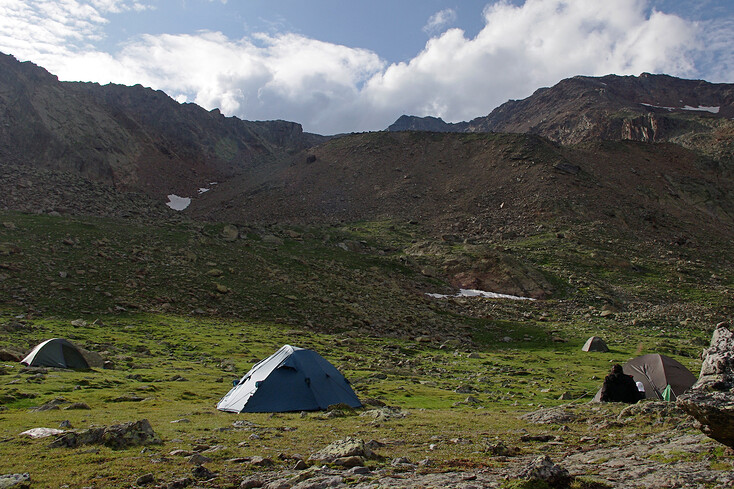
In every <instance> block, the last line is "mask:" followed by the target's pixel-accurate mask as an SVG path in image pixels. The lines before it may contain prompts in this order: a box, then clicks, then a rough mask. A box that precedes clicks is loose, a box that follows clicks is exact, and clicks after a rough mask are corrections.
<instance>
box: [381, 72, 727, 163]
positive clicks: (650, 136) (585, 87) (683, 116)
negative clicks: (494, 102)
mask: <svg viewBox="0 0 734 489" xmlns="http://www.w3.org/2000/svg"><path fill="white" fill-rule="evenodd" d="M732 118H734V84H725V83H719V84H714V83H708V82H706V81H702V80H684V79H680V78H675V77H672V76H667V75H651V74H648V73H643V74H642V75H640V76H638V77H635V76H616V75H608V76H604V77H598V78H597V77H588V76H575V77H573V78H568V79H565V80H562V81H561V82H559V83H558V84H556V85H554V86H553V87H551V88H541V89H539V90H537V91H536V92H535V93H534V94H533V95H531V96H530V97H528V98H526V99H523V100H510V101H508V102H507V103H505V104H502V105H501V106H499V107H497V108H496V109H494V110H493V111H492V112H491V113H490V114H489V115H487V116H485V117H478V118H476V119H473V120H472V121H469V122H460V123H456V124H447V123H443V121H442V120H440V119H436V118H419V117H408V116H403V117H401V118H400V119H398V121H396V123H395V124H393V125H391V126H390V127H389V128H388V129H389V130H391V131H398V130H429V131H440V132H513V133H531V134H539V135H542V136H545V137H547V138H549V139H551V140H553V141H557V142H559V143H562V144H576V143H579V142H581V141H591V140H598V139H608V140H620V139H631V140H636V141H645V142H663V141H672V142H682V143H684V144H686V145H688V146H690V147H697V146H700V144H697V141H696V137H695V135H698V134H713V135H714V138H716V137H720V136H721V135H722V134H728V137H729V138H731V131H732V127H734V124H732V122H731V119H732ZM429 121H430V124H429V123H428V122H429ZM441 123H443V124H441ZM727 148H728V149H731V146H727ZM711 149H712V151H716V148H711ZM718 149H720V150H721V149H725V148H718ZM729 154H731V152H730V151H729Z"/></svg>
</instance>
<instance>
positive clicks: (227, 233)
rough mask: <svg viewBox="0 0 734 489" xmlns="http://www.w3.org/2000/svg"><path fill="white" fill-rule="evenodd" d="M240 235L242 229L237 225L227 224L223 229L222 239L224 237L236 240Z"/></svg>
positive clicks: (226, 239) (227, 239)
mask: <svg viewBox="0 0 734 489" xmlns="http://www.w3.org/2000/svg"><path fill="white" fill-rule="evenodd" d="M239 236H240V231H239V229H237V227H236V226H232V225H231V224H227V225H225V226H224V229H222V239H224V241H236V240H237V238H239Z"/></svg>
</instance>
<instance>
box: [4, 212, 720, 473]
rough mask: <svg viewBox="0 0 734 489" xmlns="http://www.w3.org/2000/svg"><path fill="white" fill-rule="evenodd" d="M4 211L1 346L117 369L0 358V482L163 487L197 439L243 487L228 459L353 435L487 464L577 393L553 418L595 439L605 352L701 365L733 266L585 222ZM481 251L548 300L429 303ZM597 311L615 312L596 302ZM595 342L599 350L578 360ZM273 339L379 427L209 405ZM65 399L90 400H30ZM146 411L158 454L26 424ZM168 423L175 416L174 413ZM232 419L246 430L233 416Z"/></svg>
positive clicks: (107, 419) (90, 422)
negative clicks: (555, 224) (337, 221)
mask: <svg viewBox="0 0 734 489" xmlns="http://www.w3.org/2000/svg"><path fill="white" fill-rule="evenodd" d="M0 222H2V223H12V225H9V226H6V225H3V228H2V233H3V234H2V237H1V238H0V243H6V245H3V246H0V297H2V302H0V349H3V348H4V349H8V350H10V351H15V352H17V353H25V352H26V351H27V350H28V349H30V348H31V347H32V346H33V345H35V344H37V343H38V342H40V341H42V340H44V339H48V338H51V337H64V338H67V339H70V340H71V341H73V342H75V343H76V344H78V345H79V346H82V347H84V348H86V349H89V350H92V351H95V352H98V353H100V354H101V355H102V356H103V357H104V358H105V359H107V360H110V361H112V362H114V364H115V369H112V370H103V369H95V370H93V371H90V372H72V371H62V370H53V369H50V370H47V371H45V372H39V371H22V369H21V368H20V366H19V365H18V364H14V363H11V362H5V364H0V473H17V472H29V473H31V475H32V479H33V481H34V484H37V485H38V486H39V487H57V486H62V485H63V484H67V485H68V486H69V487H83V486H90V485H91V486H94V487H130V486H131V485H132V484H133V482H134V481H135V479H136V478H137V477H138V476H139V475H141V474H144V473H147V472H154V473H155V474H156V476H157V478H158V479H159V481H164V480H172V479H174V478H175V477H184V476H187V475H189V474H190V467H188V466H187V465H186V464H185V463H183V460H182V459H180V458H177V457H175V456H171V455H169V453H170V452H171V451H173V450H175V449H184V450H193V449H194V448H196V447H200V446H202V445H208V446H220V445H221V446H222V447H223V448H222V449H220V450H216V451H211V452H208V453H207V454H206V455H207V456H210V457H211V458H212V462H211V463H209V464H207V466H208V467H209V468H210V470H213V471H215V472H217V473H218V474H220V475H219V477H220V479H219V480H220V481H221V483H222V485H224V486H226V485H227V484H230V485H232V486H234V487H236V486H237V485H238V481H239V479H241V477H243V476H244V475H246V474H248V473H250V472H252V471H253V470H254V469H252V468H249V467H248V466H247V465H245V464H242V463H235V462H231V460H232V459H235V458H238V457H247V456H253V455H261V456H268V457H271V458H273V459H274V460H275V461H276V463H277V464H279V466H281V467H283V468H286V467H288V466H289V463H290V462H283V461H280V459H278V454H285V455H293V454H300V455H302V456H306V457H307V456H308V455H309V454H310V453H312V452H313V451H315V450H316V449H318V448H320V447H322V446H324V445H326V444H328V443H330V442H332V441H334V440H336V439H339V438H343V437H346V436H357V437H360V438H363V439H365V440H370V439H374V440H377V441H380V442H382V443H384V445H385V446H383V447H381V448H380V449H379V450H378V452H379V453H380V454H381V455H384V456H385V457H387V460H389V459H390V458H391V457H397V456H407V457H409V458H410V459H411V460H414V461H418V460H422V459H425V458H427V457H429V458H431V459H432V460H435V461H437V464H438V466H437V470H441V469H442V468H446V469H449V468H451V467H454V466H455V465H456V464H457V463H461V464H466V465H467V466H477V467H482V466H487V465H492V466H498V467H501V466H502V463H503V462H501V461H497V460H492V459H489V458H488V456H487V453H486V447H487V443H488V441H487V440H492V443H496V442H502V443H504V444H505V445H506V446H508V447H518V441H517V438H518V436H517V433H518V432H519V431H518V430H526V431H527V432H528V433H530V434H533V433H541V432H548V431H549V430H550V431H553V432H556V430H558V429H560V427H557V426H551V427H547V426H544V427H539V426H537V425H530V424H528V423H526V422H524V421H522V420H521V419H519V416H520V415H521V414H523V413H526V412H529V411H534V410H536V409H538V408H539V407H541V406H543V407H550V406H557V405H561V404H564V405H565V404H569V403H570V405H571V407H570V409H574V410H576V411H577V412H578V413H579V414H580V419H581V420H580V421H576V422H572V423H570V431H564V432H560V431H558V434H559V436H561V435H562V436H563V437H564V441H565V442H566V443H567V444H574V443H579V440H580V439H581V438H583V437H584V436H587V435H589V434H592V435H593V434H594V426H595V425H594V424H593V423H587V420H596V421H598V423H601V421H602V420H603V419H605V418H607V417H614V416H616V414H618V411H619V409H620V408H619V407H616V406H605V407H604V408H603V410H602V411H594V410H592V409H591V408H589V407H588V406H587V405H586V402H587V401H588V400H589V399H590V398H591V397H592V396H593V395H594V393H595V392H596V390H597V389H598V388H599V385H600V383H601V379H602V378H603V377H604V375H605V374H606V373H607V371H608V370H609V366H610V364H611V363H615V362H616V363H623V362H625V361H626V360H627V359H629V358H632V357H634V356H637V355H639V354H644V353H651V352H660V353H664V354H668V355H669V356H672V357H673V358H675V359H677V360H679V361H681V362H682V363H683V364H684V365H686V366H687V367H688V368H689V369H690V370H691V371H693V372H698V369H699V368H700V360H699V359H698V355H699V353H700V351H701V350H702V348H704V347H705V346H706V345H707V343H708V338H709V337H710V328H711V326H712V325H713V324H715V323H716V322H717V321H718V319H719V318H720V317H721V314H722V309H723V308H724V307H726V306H727V301H726V294H724V293H722V287H724V286H726V287H728V285H729V284H731V283H732V274H731V272H730V270H729V268H728V265H727V264H726V263H720V264H718V263H717V264H716V265H715V266H711V267H709V266H708V265H707V263H711V262H706V261H701V262H697V261H696V260H695V259H692V260H687V261H686V260H683V259H682V258H680V257H677V258H676V259H675V260H668V259H667V258H665V256H667V255H661V254H660V253H659V250H658V251H656V250H655V249H647V248H644V249H643V248H639V249H635V250H634V252H635V259H634V260H626V261H625V259H624V257H623V256H622V255H623V254H624V253H622V252H620V251H615V250H620V249H621V250H624V249H625V246H626V245H620V244H619V243H613V244H609V243H608V241H609V240H607V239H605V238H603V237H601V236H596V237H594V239H591V238H589V237H584V236H583V235H580V234H578V236H579V237H577V238H573V239H559V238H558V237H557V236H556V234H555V233H552V232H540V233H538V234H537V235H535V236H529V237H524V238H514V239H513V240H509V241H507V242H504V243H501V244H497V243H493V244H489V243H472V244H467V243H460V242H458V243H453V242H452V243H443V242H436V241H435V240H431V239H429V238H427V237H426V236H424V235H423V234H422V233H423V231H422V230H421V228H420V226H419V225H416V224H411V223H400V222H391V221H381V222H360V223H351V224H345V225H342V226H337V227H314V228H308V227H298V228H285V227H279V226H274V227H271V228H267V229H265V228H263V229H259V228H245V227H243V228H241V232H242V233H243V235H244V236H246V237H245V238H244V239H238V240H236V241H234V242H231V241H226V240H224V239H223V236H222V229H223V225H218V224H196V223H159V224H156V225H145V224H142V223H134V222H128V221H116V220H107V219H98V218H69V217H58V216H57V217H52V216H43V215H25V214H18V213H7V212H4V213H0ZM345 248H346V249H345ZM505 249H506V250H508V251H503V250H505ZM496 253H500V256H501V254H502V253H508V254H510V255H511V256H512V260H509V259H508V260H507V261H506V262H504V263H517V264H518V266H522V267H528V268H534V269H536V270H538V271H539V273H541V274H543V275H544V276H545V277H546V278H547V279H548V281H549V282H550V283H551V284H554V288H555V289H556V291H558V293H557V295H555V296H554V297H552V298H551V299H549V300H545V301H536V302H529V301H521V302H517V301H503V300H500V301H496V300H486V299H447V300H435V299H430V298H428V297H427V296H425V292H430V291H440V290H444V289H446V288H448V285H447V284H446V283H445V282H444V279H443V278H442V276H441V274H440V273H431V274H428V273H424V271H425V270H427V269H428V268H432V269H433V270H438V271H440V270H442V266H443V265H444V264H445V263H448V262H452V261H453V260H459V261H461V260H465V262H466V263H468V264H469V265H471V263H472V262H473V261H474V260H477V259H482V258H485V257H487V256H496ZM661 256H663V257H662V258H661ZM704 258H706V257H702V258H701V259H702V260H703V259H704ZM689 262H690V263H689ZM630 263H632V264H634V267H632V266H630ZM709 272H711V273H713V274H715V275H716V277H717V278H714V279H712V278H711V276H710V275H711V273H709ZM570 276H574V278H573V279H569V277H570ZM679 276H680V277H683V279H682V280H679ZM673 281H675V282H673ZM673 283H675V285H673ZM217 285H220V286H222V287H223V288H220V291H217ZM639 287H642V289H638V288H639ZM673 287H674V288H675V290H674V291H672V292H671V291H670V289H672V288H673ZM609 303H612V304H615V305H617V306H618V310H617V311H615V312H613V313H611V314H606V315H602V308H603V306H604V305H605V304H609ZM80 319H81V320H83V321H84V323H80V322H78V321H76V320H80ZM73 321H74V324H72V322H73ZM591 335H601V336H603V337H604V339H605V341H606V342H607V344H608V345H609V347H610V348H611V351H610V352H608V353H581V351H580V349H581V346H582V345H583V343H584V342H585V341H586V339H587V338H588V337H589V336H591ZM506 338H509V340H506ZM286 343H289V344H293V345H296V346H301V347H306V348H313V349H315V350H316V351H318V352H319V353H321V354H322V355H323V356H324V357H325V358H327V359H328V360H329V361H331V362H332V363H333V364H334V365H335V366H337V368H339V369H340V370H341V371H342V372H343V373H344V374H345V375H346V376H347V378H349V379H350V381H351V382H352V384H353V386H354V388H355V391H356V392H357V394H358V396H359V397H360V398H361V399H363V400H365V399H370V398H373V399H377V400H379V401H382V402H384V403H386V404H388V405H390V406H394V407H396V408H398V409H400V410H404V411H407V412H408V415H407V416H406V417H403V418H399V419H392V420H387V421H379V422H376V421H375V419H374V417H370V416H362V414H364V413H365V411H367V410H368V409H369V408H365V409H362V410H357V411H356V412H355V413H352V414H351V415H348V416H343V417H329V416H327V415H326V413H309V414H307V415H305V416H301V414H300V413H290V414H277V415H268V414H248V415H233V414H228V413H222V412H219V411H217V410H216V409H215V405H216V403H217V401H218V400H219V399H220V398H221V397H222V396H223V395H224V394H225V393H226V392H227V391H228V390H229V388H230V386H231V381H232V380H233V379H235V378H239V377H240V376H242V375H243V374H244V373H246V372H247V370H249V368H250V367H251V366H252V365H253V363H255V362H256V361H258V360H260V359H263V358H265V357H266V356H268V355H270V354H271V353H273V352H274V351H275V350H277V349H278V348H279V347H280V346H282V345H283V344H286ZM39 374H40V375H39ZM457 391H459V392H457ZM562 395H563V396H564V398H565V399H566V400H562V399H560V397H561V396H562ZM58 397H63V398H64V399H66V400H67V401H69V402H83V403H86V404H87V405H89V406H90V407H91V409H90V410H63V409H60V410H54V411H44V412H31V411H29V409H30V408H31V407H33V406H39V405H42V404H44V403H46V402H49V401H51V400H53V399H56V398H58ZM133 398H142V400H139V401H132V400H131V399H133ZM469 398H471V399H469ZM125 399H127V400H125ZM569 399H570V400H569ZM62 407H63V405H62ZM142 418H147V419H149V420H150V422H151V424H152V426H153V428H154V430H155V431H156V433H158V434H159V435H160V436H161V438H162V439H163V441H164V444H163V445H162V446H152V447H148V448H146V449H145V450H142V449H141V448H139V447H138V448H131V449H127V450H111V449H109V448H106V447H82V448H78V449H48V448H47V447H48V443H49V441H48V439H42V440H30V439H27V438H24V437H19V433H20V432H22V431H25V430H27V429H30V428H35V427H48V428H56V427H57V426H59V423H61V422H62V421H64V420H68V421H70V422H71V424H72V426H73V427H74V428H88V427H91V426H107V425H111V424H117V423H122V422H127V421H134V420H138V419H142ZM181 419H186V420H188V421H189V422H188V423H187V422H178V423H173V421H177V420H181ZM236 420H247V421H250V422H252V423H254V424H255V425H256V426H255V427H244V428H243V427H239V428H238V427H235V426H233V424H232V423H233V422H234V421H236ZM598 423H597V424H598ZM631 429H635V430H638V431H639V432H640V433H641V436H644V435H645V434H651V433H655V432H656V430H657V431H659V430H663V429H667V428H666V426H664V425H661V426H646V425H644V423H640V424H636V425H635V426H634V428H631V427H626V426H625V427H623V428H622V432H623V433H624V432H625V430H631ZM523 432H524V431H523ZM251 435H257V436H255V437H253V436H251ZM431 446H432V448H431ZM518 449H519V450H520V451H521V452H522V453H523V454H535V453H541V451H542V452H543V453H546V452H547V453H550V454H551V455H553V453H555V452H554V450H556V449H555V448H554V446H552V445H548V446H545V447H543V446H542V445H539V444H535V445H533V444H526V445H523V446H522V447H520V448H518ZM727 457H728V456H726V455H724V454H718V455H717V456H716V457H715V460H713V461H712V464H716V463H719V464H724V465H725V464H727V463H729V461H730V458H727ZM370 463H371V464H373V465H374V464H377V463H378V462H370ZM712 466H713V465H712ZM717 467H718V466H717ZM60 474H62V475H60ZM579 487H587V486H579ZM588 487H596V486H591V485H590V486H588Z"/></svg>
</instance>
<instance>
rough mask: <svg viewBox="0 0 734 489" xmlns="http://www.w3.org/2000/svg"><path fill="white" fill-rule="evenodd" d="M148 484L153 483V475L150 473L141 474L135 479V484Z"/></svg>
mask: <svg viewBox="0 0 734 489" xmlns="http://www.w3.org/2000/svg"><path fill="white" fill-rule="evenodd" d="M148 484H155V476H154V475H153V474H152V473H150V474H145V475H141V476H140V477H138V478H137V479H136V480H135V485H136V486H147V485H148Z"/></svg>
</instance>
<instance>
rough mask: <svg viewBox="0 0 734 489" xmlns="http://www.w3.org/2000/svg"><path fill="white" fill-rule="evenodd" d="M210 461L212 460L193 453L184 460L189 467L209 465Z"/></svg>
mask: <svg viewBox="0 0 734 489" xmlns="http://www.w3.org/2000/svg"><path fill="white" fill-rule="evenodd" d="M211 461H212V459H210V458H209V457H207V456H206V455H202V454H200V453H195V454H193V455H191V456H190V457H189V458H188V459H186V462H187V463H189V464H191V465H201V464H205V463H209V462H211Z"/></svg>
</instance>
